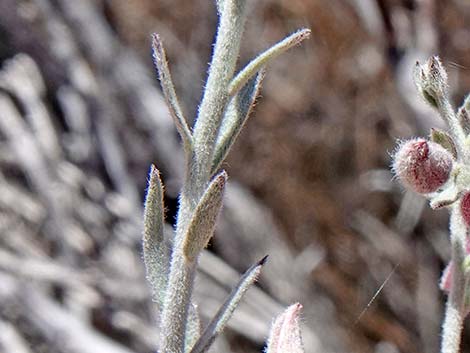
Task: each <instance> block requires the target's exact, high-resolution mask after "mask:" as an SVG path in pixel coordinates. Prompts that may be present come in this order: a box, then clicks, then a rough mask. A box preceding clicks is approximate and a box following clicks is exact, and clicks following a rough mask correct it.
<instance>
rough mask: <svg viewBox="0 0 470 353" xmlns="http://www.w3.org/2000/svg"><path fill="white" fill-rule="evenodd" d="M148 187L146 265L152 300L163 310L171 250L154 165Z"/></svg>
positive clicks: (144, 241) (161, 196)
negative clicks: (165, 231)
mask: <svg viewBox="0 0 470 353" xmlns="http://www.w3.org/2000/svg"><path fill="white" fill-rule="evenodd" d="M148 185H149V186H148V189H147V196H146V198H145V209H144V239H143V253H144V263H145V270H146V275H147V280H148V281H149V283H150V286H151V289H152V298H153V300H154V301H155V302H156V303H157V305H158V306H159V307H160V308H162V307H163V299H164V297H165V290H166V284H167V280H168V270H169V248H168V245H167V244H166V243H165V240H164V237H163V221H164V206H163V184H162V181H161V179H160V173H159V171H158V170H157V168H155V166H154V165H152V166H151V168H150V177H149V184H148Z"/></svg>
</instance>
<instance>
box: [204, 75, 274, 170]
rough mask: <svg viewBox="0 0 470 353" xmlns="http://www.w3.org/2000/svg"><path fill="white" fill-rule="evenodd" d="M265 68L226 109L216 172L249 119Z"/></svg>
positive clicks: (215, 155) (214, 168) (215, 166)
mask: <svg viewBox="0 0 470 353" xmlns="http://www.w3.org/2000/svg"><path fill="white" fill-rule="evenodd" d="M264 73H265V70H264V68H261V70H260V71H259V72H258V73H257V75H256V76H254V77H252V78H250V79H249V80H248V82H246V84H245V86H243V88H242V89H241V90H240V91H238V93H237V94H236V95H235V96H234V97H233V98H232V99H231V100H230V103H229V104H228V106H227V109H226V110H225V114H224V118H223V120H222V125H221V127H220V130H219V135H218V136H217V142H216V147H215V152H214V160H213V164H212V172H213V173H215V172H216V171H217V169H218V168H219V167H220V164H221V163H222V162H223V161H224V159H225V157H226V156H227V154H228V152H229V151H230V149H231V148H232V146H233V144H234V142H235V140H236V138H237V137H238V135H239V133H240V131H241V129H242V128H243V126H244V125H245V122H246V121H247V120H248V117H249V116H250V113H251V111H252V110H253V107H254V105H255V101H256V97H258V95H259V92H260V90H261V84H262V82H263V78H264Z"/></svg>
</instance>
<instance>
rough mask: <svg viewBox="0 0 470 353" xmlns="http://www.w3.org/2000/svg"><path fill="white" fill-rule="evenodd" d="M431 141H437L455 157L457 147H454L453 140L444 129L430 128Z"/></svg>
mask: <svg viewBox="0 0 470 353" xmlns="http://www.w3.org/2000/svg"><path fill="white" fill-rule="evenodd" d="M430 135H431V136H430V137H431V141H433V142H436V143H438V144H439V145H441V146H442V147H444V148H445V149H446V150H447V151H449V152H450V153H451V154H452V156H453V157H454V158H457V148H456V147H455V142H454V140H453V139H452V137H451V136H450V135H449V134H448V133H447V132H445V131H443V130H440V129H437V128H431V134H430Z"/></svg>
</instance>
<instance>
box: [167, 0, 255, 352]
mask: <svg viewBox="0 0 470 353" xmlns="http://www.w3.org/2000/svg"><path fill="white" fill-rule="evenodd" d="M245 2H246V1H245V0H225V1H224V2H223V9H222V11H221V14H220V22H219V27H218V30H217V39H216V43H215V47H214V53H213V57H212V62H211V65H210V69H209V75H208V79H207V83H206V87H205V90H204V96H203V99H202V102H201V106H200V107H199V113H198V118H197V120H196V124H195V127H194V134H193V143H194V150H193V155H192V156H189V158H190V159H191V163H190V166H189V170H188V171H187V173H186V180H185V183H184V186H183V191H182V194H181V196H180V204H179V210H178V216H177V225H176V234H175V241H174V246H173V254H172V259H171V266H170V275H169V284H168V290H167V294H166V298H165V305H164V308H163V313H162V318H161V324H160V330H161V332H160V342H159V352H160V353H183V352H184V350H185V347H184V333H185V330H186V321H187V316H188V308H189V305H190V303H191V293H192V288H193V282H194V275H195V270H196V264H197V260H196V261H194V262H188V261H187V260H186V259H185V257H184V255H183V244H184V238H185V235H186V231H187V229H188V226H189V223H190V221H191V219H192V214H193V212H194V210H195V208H196V206H197V204H198V201H199V199H200V198H201V196H202V195H203V193H204V191H205V188H206V187H207V185H208V183H209V181H210V178H211V167H212V155H213V151H214V145H215V141H216V137H217V133H218V130H219V127H220V124H221V120H222V116H223V112H224V109H225V107H226V105H227V101H228V93H227V87H228V84H229V82H230V80H231V79H232V77H233V73H234V72H235V65H236V61H237V58H238V52H239V48H240V41H241V36H242V33H243V26H244V23H245Z"/></svg>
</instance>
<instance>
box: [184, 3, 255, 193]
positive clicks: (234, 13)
mask: <svg viewBox="0 0 470 353" xmlns="http://www.w3.org/2000/svg"><path fill="white" fill-rule="evenodd" d="M245 3H246V1H245V0H225V1H224V2H223V8H222V13H221V15H220V23H219V28H218V30H217V39H216V42H215V47H214V53H213V56H212V62H211V65H210V68H209V75H208V78H207V83H206V87H205V89H204V96H203V98H202V102H201V105H200V107H199V114H198V118H197V120H196V124H195V126H194V133H193V138H194V144H195V153H194V162H193V165H192V168H191V169H192V170H191V172H192V173H191V174H192V175H191V176H190V180H189V182H191V183H193V184H195V185H192V188H191V191H192V192H195V194H193V195H191V196H192V197H193V198H195V199H196V201H197V200H198V199H199V198H200V197H201V195H202V193H203V191H204V189H205V187H206V185H207V183H208V181H209V179H210V175H211V167H212V156H213V152H214V148H215V141H216V138H217V133H218V131H219V128H220V125H221V121H222V117H223V113H224V110H225V108H226V106H227V102H228V98H229V95H228V85H229V83H230V81H231V80H232V77H233V74H234V72H235V65H236V62H237V58H238V53H239V49H240V42H241V37H242V34H243V27H244V24H245Z"/></svg>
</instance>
